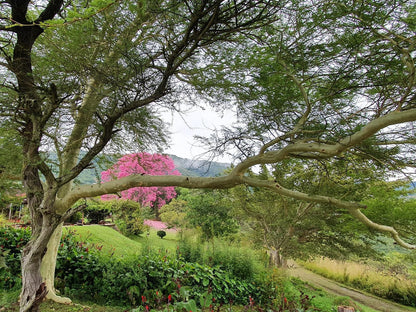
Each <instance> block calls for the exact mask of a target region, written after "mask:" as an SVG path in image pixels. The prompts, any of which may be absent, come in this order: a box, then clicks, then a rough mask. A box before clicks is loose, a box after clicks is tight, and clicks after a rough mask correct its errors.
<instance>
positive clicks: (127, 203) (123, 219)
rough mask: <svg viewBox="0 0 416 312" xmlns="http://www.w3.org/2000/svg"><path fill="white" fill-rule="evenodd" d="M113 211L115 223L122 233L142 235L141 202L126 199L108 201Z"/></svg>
mask: <svg viewBox="0 0 416 312" xmlns="http://www.w3.org/2000/svg"><path fill="white" fill-rule="evenodd" d="M107 205H109V206H108V207H109V208H110V210H111V211H112V212H113V215H114V217H115V223H116V225H117V227H118V228H119V229H120V231H121V233H123V235H126V236H131V235H140V234H142V233H143V232H144V229H145V227H144V225H143V219H142V216H141V211H140V204H139V203H137V202H135V201H132V200H126V199H119V200H111V201H108V202H107Z"/></svg>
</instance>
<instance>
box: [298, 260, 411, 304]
mask: <svg viewBox="0 0 416 312" xmlns="http://www.w3.org/2000/svg"><path fill="white" fill-rule="evenodd" d="M302 265H303V266H304V267H305V268H307V269H309V270H311V271H313V272H315V273H317V274H320V275H322V276H325V277H327V278H330V279H332V280H334V281H337V282H340V283H342V284H345V285H348V286H351V287H354V288H356V289H361V290H364V291H366V292H369V293H371V294H374V295H376V296H378V297H381V298H385V299H389V300H393V301H395V302H398V303H401V304H404V305H408V306H413V307H415V306H416V281H415V280H414V279H411V278H409V276H408V275H405V274H399V273H396V272H391V271H389V270H382V269H381V268H377V267H375V266H374V265H370V264H364V263H357V262H353V261H336V260H330V259H325V258H324V259H316V260H315V261H311V262H305V263H302Z"/></svg>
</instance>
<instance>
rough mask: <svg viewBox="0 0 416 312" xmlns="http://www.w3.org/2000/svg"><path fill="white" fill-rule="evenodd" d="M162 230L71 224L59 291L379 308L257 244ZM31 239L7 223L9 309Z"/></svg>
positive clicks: (98, 303)
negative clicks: (307, 278)
mask: <svg viewBox="0 0 416 312" xmlns="http://www.w3.org/2000/svg"><path fill="white" fill-rule="evenodd" d="M158 231H159V230H157V229H149V232H148V233H146V234H145V235H142V236H131V237H130V238H127V237H125V236H123V235H121V234H120V233H119V232H117V231H115V230H113V229H111V228H108V227H103V226H100V225H91V226H83V227H81V226H69V227H66V228H65V229H64V234H63V237H62V240H61V246H60V249H59V253H58V258H57V269H56V282H55V286H56V288H57V290H59V291H60V293H61V294H62V295H65V296H70V297H71V298H72V299H73V300H74V302H78V303H79V305H78V309H80V310H79V311H88V309H92V310H91V311H100V310H99V309H103V310H102V311H126V309H127V310H129V311H336V310H335V309H336V306H338V305H341V304H352V305H354V306H355V307H357V308H358V309H359V310H357V311H372V310H371V309H369V308H365V307H363V308H359V306H358V305H357V304H355V303H353V302H352V301H351V300H349V299H348V298H344V297H335V296H329V295H327V294H325V293H324V292H322V291H319V290H312V289H311V288H310V287H309V286H308V285H306V284H304V283H303V282H301V281H300V280H297V279H290V278H289V277H287V276H285V274H284V272H283V271H281V270H279V269H277V268H274V269H270V268H266V267H265V266H264V265H263V263H262V259H261V256H260V255H258V254H256V252H255V251H254V250H250V249H247V248H241V247H238V246H236V245H230V244H229V243H226V242H221V241H220V240H217V241H216V244H217V246H216V247H215V249H214V250H213V249H212V245H209V246H207V245H205V246H204V245H201V244H197V243H195V242H192V239H191V238H190V236H189V235H186V234H184V233H182V234H181V235H180V234H179V233H173V232H168V234H167V235H166V237H164V238H163V239H161V238H160V236H158V235H157V232H158ZM180 236H182V238H181V237H180ZM184 236H186V238H185V237H184ZM29 238H30V228H27V227H21V228H15V227H12V226H4V225H3V227H2V228H1V236H0V245H1V248H2V258H1V259H3V262H2V266H1V269H0V273H1V274H0V284H1V285H0V286H1V288H2V289H5V290H6V291H5V293H3V294H2V295H1V296H0V305H3V306H5V307H6V311H15V309H16V306H15V305H14V303H15V302H16V300H17V298H18V295H19V292H20V283H21V280H20V263H19V261H20V252H21V250H22V248H23V246H24V245H25V244H26V243H27V242H28V240H29ZM126 242H127V244H125V243H126ZM92 302H94V304H92ZM49 305H51V306H54V305H53V304H51V303H49ZM49 305H48V303H44V306H45V309H48V308H49ZM42 306H43V305H42ZM81 306H83V308H82V309H85V310H82V309H81ZM88 307H89V308H88ZM104 307H105V309H104ZM107 308H108V310H107ZM51 309H52V308H51ZM60 309H64V308H63V307H61V308H60ZM72 309H73V310H70V311H77V310H75V309H77V306H72ZM41 311H48V310H41ZM58 311H59V310H58ZM68 311H69V310H68Z"/></svg>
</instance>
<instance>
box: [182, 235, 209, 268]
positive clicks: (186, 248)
mask: <svg viewBox="0 0 416 312" xmlns="http://www.w3.org/2000/svg"><path fill="white" fill-rule="evenodd" d="M176 254H177V257H179V258H180V259H183V261H186V262H199V263H203V261H204V260H203V258H204V253H203V250H202V246H201V245H200V244H196V243H193V242H191V240H190V239H189V238H184V239H182V240H181V241H180V242H179V245H178V248H177V250H176Z"/></svg>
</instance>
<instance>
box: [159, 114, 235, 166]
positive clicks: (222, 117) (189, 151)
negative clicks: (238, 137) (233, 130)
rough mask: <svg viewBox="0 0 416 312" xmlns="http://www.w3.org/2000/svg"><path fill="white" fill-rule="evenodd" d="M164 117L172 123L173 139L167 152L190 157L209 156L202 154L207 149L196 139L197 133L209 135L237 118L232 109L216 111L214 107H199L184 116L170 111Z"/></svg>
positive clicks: (224, 159)
mask: <svg viewBox="0 0 416 312" xmlns="http://www.w3.org/2000/svg"><path fill="white" fill-rule="evenodd" d="M162 118H163V120H164V121H165V122H167V123H170V124H171V126H170V127H169V129H170V132H171V139H172V140H171V144H170V147H169V149H167V150H165V153H167V154H173V155H176V156H179V157H182V158H189V159H206V158H207V156H205V157H204V156H203V155H202V156H201V154H203V153H204V152H206V149H204V148H203V147H202V146H200V145H201V143H199V142H196V141H195V140H194V136H195V135H200V136H209V135H210V134H211V133H212V132H213V130H215V129H220V128H221V126H222V125H230V124H231V123H232V122H233V120H234V119H235V117H234V113H233V112H232V111H224V112H221V113H216V112H214V111H213V110H212V109H209V108H207V109H205V110H203V109H202V108H198V107H195V108H193V109H192V111H189V112H187V113H186V115H183V116H182V117H181V116H180V115H179V114H178V113H174V114H173V115H172V113H170V112H169V113H165V114H163V115H162ZM215 161H219V162H227V163H231V160H230V159H229V158H226V157H222V158H218V159H215Z"/></svg>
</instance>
